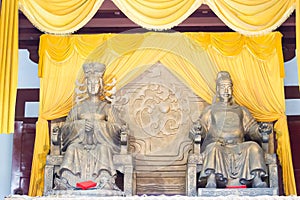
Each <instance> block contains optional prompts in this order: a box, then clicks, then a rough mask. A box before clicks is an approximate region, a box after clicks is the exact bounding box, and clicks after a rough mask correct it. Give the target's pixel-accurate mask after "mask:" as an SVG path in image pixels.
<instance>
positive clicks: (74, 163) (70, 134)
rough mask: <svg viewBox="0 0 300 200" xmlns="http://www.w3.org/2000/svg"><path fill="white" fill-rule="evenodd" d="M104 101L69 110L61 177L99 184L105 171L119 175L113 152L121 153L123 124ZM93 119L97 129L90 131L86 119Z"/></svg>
mask: <svg viewBox="0 0 300 200" xmlns="http://www.w3.org/2000/svg"><path fill="white" fill-rule="evenodd" d="M111 111H112V110H111V108H110V105H109V104H107V103H106V102H104V101H99V102H91V101H88V100H87V101H85V102H83V103H82V104H79V105H77V106H75V107H74V108H73V109H72V110H71V111H70V113H69V115H68V117H67V119H66V123H65V124H64V126H63V128H62V138H63V148H62V150H63V151H65V154H64V160H63V163H62V164H61V167H60V169H59V176H60V178H61V179H66V180H68V183H69V184H70V185H71V186H73V187H75V186H76V183H78V182H82V181H88V180H91V181H94V182H96V183H99V181H100V178H101V177H100V174H101V173H102V172H103V171H105V172H106V173H105V174H106V175H107V173H108V174H109V176H111V177H114V176H116V170H115V168H114V165H113V161H112V159H113V154H114V153H117V152H119V150H120V149H119V141H120V140H119V137H120V135H119V134H120V130H121V126H120V124H119V123H116V118H115V116H114V115H113V112H111ZM87 120H89V121H92V123H93V126H94V128H93V130H92V131H86V128H85V123H86V121H87Z"/></svg>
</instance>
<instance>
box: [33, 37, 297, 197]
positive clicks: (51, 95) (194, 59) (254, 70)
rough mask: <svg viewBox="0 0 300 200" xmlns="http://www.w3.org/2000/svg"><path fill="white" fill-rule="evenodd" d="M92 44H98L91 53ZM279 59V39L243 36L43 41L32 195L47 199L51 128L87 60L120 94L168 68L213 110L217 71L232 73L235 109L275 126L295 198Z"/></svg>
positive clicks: (65, 107)
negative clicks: (152, 71)
mask: <svg viewBox="0 0 300 200" xmlns="http://www.w3.org/2000/svg"><path fill="white" fill-rule="evenodd" d="M86 38H89V39H90V40H91V41H98V43H97V44H95V46H94V45H93V44H90V46H87V47H86V44H87V43H86V42H87V40H86ZM93 43H95V42H93ZM83 44H84V45H83ZM233 44H234V45H233ZM93 48H95V49H94V50H92V49H93ZM233 48H234V51H233ZM89 52H90V55H88V54H89ZM281 54H282V52H281V34H280V33H271V34H268V35H266V36H262V37H246V36H241V35H240V34H238V33H185V34H181V33H169V34H167V33H146V34H132V35H130V34H120V35H118V34H100V35H92V36H91V35H76V36H66V37H59V36H53V35H44V36H43V37H42V38H41V42H40V55H41V57H40V64H39V69H40V72H41V75H42V78H41V94H40V95H41V97H40V101H41V102H40V106H41V107H40V116H39V121H38V123H37V134H36V141H39V142H38V144H37V143H36V144H35V149H34V158H33V167H32V176H31V178H32V180H31V184H30V188H31V189H30V195H33V196H34V195H41V194H42V191H43V166H44V165H45V158H46V153H47V152H48V150H49V136H48V134H49V133H48V130H47V121H46V120H50V119H54V118H57V117H61V116H65V115H66V114H67V112H68V110H69V109H70V108H71V106H72V98H71V96H72V94H71V93H72V91H73V89H74V87H73V86H74V84H72V82H74V81H75V79H76V77H77V72H79V74H80V73H81V72H80V71H81V65H82V63H83V62H84V60H85V59H86V61H99V62H103V63H105V64H106V65H107V71H106V73H105V77H104V78H105V81H110V80H111V79H112V78H113V77H115V78H116V79H117V88H118V89H119V88H121V87H122V86H124V85H125V84H126V83H128V82H129V81H130V80H132V79H134V78H135V77H136V76H138V75H139V74H140V73H142V72H143V71H144V70H145V69H147V68H148V67H149V66H151V65H152V64H153V63H155V62H158V61H159V62H162V63H163V64H164V65H165V66H167V67H168V68H169V69H170V70H171V71H172V72H173V73H174V74H175V75H176V76H178V78H180V79H181V80H182V81H183V82H184V83H186V84H187V85H188V86H189V87H190V88H191V89H192V90H193V91H194V92H195V93H196V94H198V95H199V96H200V97H202V98H203V99H204V100H206V101H207V102H211V101H212V97H213V95H214V92H215V91H214V90H215V75H216V73H217V71H218V70H220V69H226V70H228V71H230V72H231V73H232V76H233V80H234V84H235V85H234V91H235V92H234V97H235V99H236V101H237V102H238V103H239V104H241V105H245V106H246V107H248V108H249V109H250V111H251V112H252V114H253V115H254V116H255V117H256V118H257V119H258V120H262V121H274V120H277V123H276V125H275V129H276V131H277V138H278V151H277V153H278V156H279V158H280V161H281V164H282V166H283V171H284V172H283V175H284V177H283V178H284V188H285V193H286V194H287V195H291V194H296V189H295V180H294V174H293V164H292V160H291V150H290V143H289V136H288V129H287V123H286V116H285V114H284V112H285V106H284V94H283V79H282V75H283V74H282V63H283V60H282V55H281ZM249 75H250V76H249ZM63 77H64V78H63ZM258 84H259V87H258V86H257V85H258ZM57 88H59V89H57ZM58 91H60V92H58ZM59 93H61V94H59Z"/></svg>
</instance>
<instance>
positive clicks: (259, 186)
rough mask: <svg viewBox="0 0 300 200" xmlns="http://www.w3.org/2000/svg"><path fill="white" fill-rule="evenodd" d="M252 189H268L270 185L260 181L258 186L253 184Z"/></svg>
mask: <svg viewBox="0 0 300 200" xmlns="http://www.w3.org/2000/svg"><path fill="white" fill-rule="evenodd" d="M252 187H254V188H266V187H268V185H267V183H266V182H263V181H260V182H258V183H256V184H253V185H252Z"/></svg>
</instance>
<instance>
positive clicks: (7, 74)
mask: <svg viewBox="0 0 300 200" xmlns="http://www.w3.org/2000/svg"><path fill="white" fill-rule="evenodd" d="M18 21H19V19H18V0H2V5H1V12H0V91H1V92H0V133H13V132H14V120H15V103H16V93H17V82H18V54H15V52H18V48H19V45H18Z"/></svg>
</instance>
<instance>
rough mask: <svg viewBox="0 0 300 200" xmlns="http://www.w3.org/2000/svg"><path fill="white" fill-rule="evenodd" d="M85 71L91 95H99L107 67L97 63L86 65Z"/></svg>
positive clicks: (84, 66)
mask: <svg viewBox="0 0 300 200" xmlns="http://www.w3.org/2000/svg"><path fill="white" fill-rule="evenodd" d="M83 71H84V76H85V79H86V82H87V91H88V93H89V95H98V94H99V93H100V91H101V89H102V88H103V79H102V77H103V74H104V72H105V65H104V64H102V63H97V62H92V63H85V64H84V65H83Z"/></svg>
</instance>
